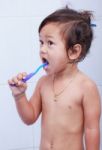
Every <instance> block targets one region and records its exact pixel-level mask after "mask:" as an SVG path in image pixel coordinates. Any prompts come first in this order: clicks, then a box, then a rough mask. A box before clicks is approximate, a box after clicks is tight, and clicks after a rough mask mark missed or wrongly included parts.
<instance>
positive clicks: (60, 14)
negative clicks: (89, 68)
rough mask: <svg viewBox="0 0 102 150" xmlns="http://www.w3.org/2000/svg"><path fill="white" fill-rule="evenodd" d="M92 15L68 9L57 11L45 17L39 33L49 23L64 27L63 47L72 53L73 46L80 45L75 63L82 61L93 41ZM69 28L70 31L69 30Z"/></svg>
mask: <svg viewBox="0 0 102 150" xmlns="http://www.w3.org/2000/svg"><path fill="white" fill-rule="evenodd" d="M91 17H92V13H91V12H90V11H82V12H81V11H80V12H79V11H75V10H73V9H70V8H68V7H66V8H62V9H59V10H57V11H55V12H53V13H52V14H50V15H49V16H47V17H46V18H45V19H44V20H43V21H42V22H41V24H40V26H39V33H40V31H41V29H42V28H43V27H44V26H45V25H47V24H49V23H58V24H59V25H62V26H64V28H63V29H62V28H61V29H62V32H61V33H63V37H64V38H65V41H66V42H65V46H66V50H67V51H68V49H69V48H71V50H72V51H73V52H74V48H73V46H74V45H75V44H80V45H81V46H82V51H81V54H80V56H79V58H78V59H77V60H75V62H79V61H81V60H83V59H84V58H85V56H86V54H87V53H88V52H89V48H90V46H91V42H92V39H93V31H92V27H91ZM69 27H70V30H69Z"/></svg>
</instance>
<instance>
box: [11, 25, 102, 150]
mask: <svg viewBox="0 0 102 150" xmlns="http://www.w3.org/2000/svg"><path fill="white" fill-rule="evenodd" d="M53 31H55V32H53ZM59 31H60V30H59V29H58V27H57V26H56V25H55V24H48V25H46V26H45V27H43V29H42V30H41V33H40V41H41V47H40V56H41V58H46V59H47V60H48V61H49V65H48V67H47V68H45V71H46V72H47V75H46V76H44V77H42V78H41V79H40V80H39V81H38V84H37V86H36V88H35V90H34V93H33V95H32V97H31V98H30V100H29V101H28V100H27V97H26V95H25V90H26V87H27V85H26V83H23V82H22V78H23V77H24V76H26V74H25V73H21V74H18V75H17V76H16V77H13V78H12V79H11V80H9V81H8V83H9V85H10V88H11V90H12V93H13V96H14V99H15V102H16V106H17V110H18V113H19V115H20V117H21V119H22V120H23V122H24V123H26V124H28V125H30V124H33V123H34V122H35V121H36V120H37V119H38V117H39V115H40V114H41V113H42V120H41V144H40V150H84V146H83V134H85V147H86V150H99V147H100V128H99V120H100V112H101V111H100V96H99V92H98V90H97V87H96V85H95V83H94V82H93V81H92V80H91V79H89V78H88V77H87V76H86V75H85V74H83V73H82V72H81V71H79V70H78V68H77V64H70V63H68V61H69V60H68V55H67V54H66V51H65V45H64V42H63V40H62V39H61V35H60V32H59ZM49 39H50V40H49ZM53 41H54V42H53ZM74 49H75V52H74V54H73V53H71V51H70V50H69V58H70V59H76V58H77V57H78V56H79V55H80V51H81V46H80V45H79V44H76V45H75V47H74ZM55 54H56V55H55ZM11 84H16V86H12V85H11ZM55 94H57V95H58V96H57V97H56V98H55ZM55 100H56V101H55ZM93 143H94V144H93Z"/></svg>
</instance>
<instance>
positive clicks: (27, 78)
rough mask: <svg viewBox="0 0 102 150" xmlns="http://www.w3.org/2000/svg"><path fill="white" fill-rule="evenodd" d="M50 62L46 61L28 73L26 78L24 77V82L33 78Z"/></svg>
mask: <svg viewBox="0 0 102 150" xmlns="http://www.w3.org/2000/svg"><path fill="white" fill-rule="evenodd" d="M47 65H48V63H44V64H42V65H40V66H39V67H38V68H37V69H36V70H35V71H34V72H32V73H30V74H28V75H27V76H26V77H25V78H24V79H22V81H23V82H26V81H28V80H29V79H30V78H32V77H33V76H34V75H35V74H36V73H37V72H38V71H39V70H40V69H41V68H43V67H45V66H47Z"/></svg>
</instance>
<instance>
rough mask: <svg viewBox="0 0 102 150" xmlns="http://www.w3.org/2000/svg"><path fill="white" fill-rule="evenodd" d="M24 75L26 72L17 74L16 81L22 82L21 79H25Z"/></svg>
mask: <svg viewBox="0 0 102 150" xmlns="http://www.w3.org/2000/svg"><path fill="white" fill-rule="evenodd" d="M26 75H27V73H26V72H23V73H19V74H18V75H17V79H18V80H22V79H24V78H25V77H26Z"/></svg>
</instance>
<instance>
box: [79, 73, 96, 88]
mask: <svg viewBox="0 0 102 150" xmlns="http://www.w3.org/2000/svg"><path fill="white" fill-rule="evenodd" d="M81 86H82V88H83V89H84V90H85V91H89V90H96V89H97V85H96V83H95V81H94V80H92V79H91V78H90V77H89V76H88V75H86V74H84V73H81Z"/></svg>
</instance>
